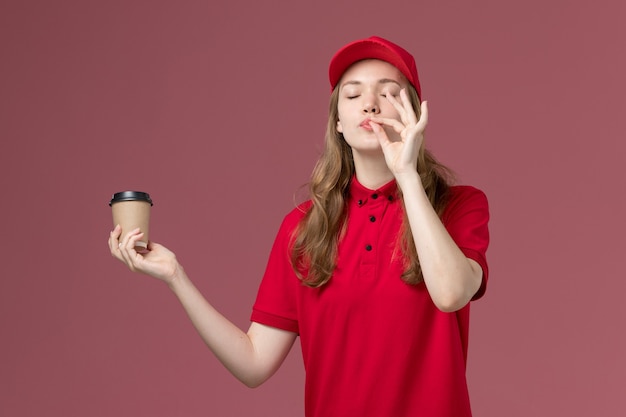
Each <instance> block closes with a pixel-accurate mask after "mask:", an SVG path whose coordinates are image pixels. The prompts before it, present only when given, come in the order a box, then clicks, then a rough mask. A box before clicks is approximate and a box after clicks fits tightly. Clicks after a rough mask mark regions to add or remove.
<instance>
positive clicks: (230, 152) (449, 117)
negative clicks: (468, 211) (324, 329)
mask: <svg viewBox="0 0 626 417" xmlns="http://www.w3.org/2000/svg"><path fill="white" fill-rule="evenodd" d="M592 3H593V5H591V4H592ZM624 21H626V2H624V1H623V0H614V1H609V0H600V1H595V2H590V1H568V0H563V1H558V0H554V1H546V0H526V1H523V2H522V1H502V0H475V1H452V0H445V1H444V0H442V1H411V2H409V1H392V0H390V1H385V2H380V1H370V0H365V1H361V2H347V1H341V0H322V1H320V0H318V1H310V2H304V1H293V0H291V1H274V2H262V1H251V0H249V1H245V2H243V3H242V2H239V1H169V2H168V1H148V0H145V1H140V0H124V1H122V0H115V1H85V0H74V1H69V0H65V1H55V2H51V1H38V2H37V1H20V0H3V1H2V3H1V4H0V42H1V57H0V75H1V76H0V137H1V145H0V146H1V149H0V150H1V152H0V170H2V172H1V175H0V186H1V188H0V190H1V193H2V205H1V207H2V209H1V210H2V218H3V219H4V222H3V225H2V232H1V233H0V235H1V236H2V240H1V243H0V244H1V245H2V247H1V248H0V249H1V250H0V254H1V256H2V262H1V267H2V269H1V276H2V285H1V286H0V334H1V335H2V341H1V343H0V415H3V416H36V415H41V416H141V415H146V416H147V415H149V416H207V415H210V416H244V415H245V416H248V417H253V416H268V415H272V416H299V415H302V410H303V405H302V403H303V370H302V365H301V358H300V350H299V347H296V348H294V350H293V351H292V353H291V354H290V356H289V358H288V359H287V361H286V363H285V364H284V366H283V367H282V368H281V369H280V370H279V372H278V373H277V374H276V375H275V376H274V378H273V379H271V380H270V381H269V382H267V383H266V384H265V385H263V386H262V387H260V388H258V389H256V390H249V389H247V388H245V387H243V386H242V385H241V384H240V383H239V382H237V381H236V380H235V379H234V378H232V377H231V376H230V375H229V374H228V373H227V371H225V370H224V369H223V368H222V366H221V365H220V364H219V363H218V362H217V360H216V359H215V358H214V357H213V356H212V355H211V354H210V352H209V351H208V350H207V349H206V348H205V347H204V345H203V343H202V341H201V340H200V338H199V337H198V336H197V335H196V333H195V331H194V329H193V327H192V326H191V324H190V323H189V322H188V320H187V318H186V316H185V314H184V312H183V310H182V308H181V307H180V305H179V304H178V302H177V300H176V299H175V298H174V296H173V295H172V294H170V293H169V291H168V290H167V288H166V287H165V286H164V285H162V284H161V283H159V282H156V281H154V280H151V279H149V278H146V277H144V276H140V275H135V274H132V273H131V272H129V271H128V270H126V269H125V268H124V267H123V266H122V264H120V263H119V262H117V261H116V260H114V259H112V258H111V256H110V255H109V253H108V248H107V246H106V240H107V237H108V232H109V230H110V229H111V227H112V225H111V219H110V209H109V207H108V205H107V202H108V199H109V198H110V196H111V194H112V193H114V192H116V191H121V190H125V189H139V190H144V191H148V192H149V193H151V195H152V196H153V198H154V200H155V206H154V210H153V222H152V238H153V240H156V241H159V242H161V243H164V244H166V245H167V246H168V247H170V248H171V249H173V250H174V251H175V252H176V253H177V254H178V256H179V259H180V260H181V261H182V263H183V264H184V265H185V267H186V269H187V271H188V272H189V274H190V275H191V276H192V278H193V279H194V281H195V283H196V284H197V286H198V287H200V289H201V290H202V291H203V293H204V294H205V295H206V296H207V297H208V298H209V299H210V300H211V302H213V303H214V304H215V305H216V306H217V307H218V308H219V309H220V310H221V311H222V312H223V313H224V314H225V315H226V316H228V317H229V318H230V319H231V320H233V321H234V322H235V323H237V324H238V325H239V326H241V327H244V328H247V326H248V318H249V314H250V309H251V305H252V303H253V301H254V297H255V294H256V289H257V286H258V283H259V280H260V278H261V274H262V272H263V269H264V267H265V260H266V257H267V255H268V253H269V250H270V245H271V243H272V241H273V238H274V234H275V233H276V231H277V228H278V225H279V223H280V221H281V219H282V217H283V215H284V214H285V213H286V212H287V211H289V210H290V209H291V208H292V206H293V200H294V195H295V198H296V200H298V199H299V198H301V196H302V191H301V189H300V186H301V185H302V184H304V183H305V182H306V181H307V179H308V176H309V173H310V171H311V168H312V166H313V163H314V161H315V160H316V158H317V156H318V153H319V150H320V147H321V144H322V136H323V131H324V125H325V120H326V110H327V99H328V94H329V91H328V90H329V87H328V85H327V78H326V71H327V64H328V60H329V59H330V57H331V55H332V53H333V52H334V51H335V50H336V49H337V48H338V47H340V46H341V45H342V44H344V43H346V42H348V41H351V40H354V39H357V38H361V37H366V36H370V35H373V34H377V35H380V36H384V37H388V38H390V39H392V40H394V41H396V42H398V43H400V44H401V45H403V46H405V47H406V48H407V49H409V50H410V51H412V52H413V53H414V54H415V56H416V59H417V62H418V68H419V70H420V74H421V78H422V85H423V89H424V96H425V98H426V99H428V100H429V104H430V106H429V108H430V113H431V122H430V125H429V128H428V139H427V140H428V143H429V146H430V147H431V149H433V151H434V152H435V153H436V155H438V157H439V158H440V159H441V160H442V161H444V162H445V163H447V164H448V165H450V166H451V167H453V168H454V169H455V170H456V171H457V172H458V173H459V176H460V178H461V179H462V182H464V183H470V184H473V185H475V186H478V187H480V188H482V189H483V190H485V191H486V193H487V195H488V196H489V199H490V204H491V211H492V222H491V231H492V245H491V248H490V251H489V259H490V266H491V282H490V286H489V289H488V292H487V296H486V297H485V298H484V299H483V300H481V301H480V302H478V303H475V304H474V307H473V317H472V326H471V336H470V340H471V341H470V358H469V365H468V381H469V384H470V391H471V396H472V400H473V408H474V413H475V415H476V416H482V417H496V416H498V417H499V416H508V417H517V416H519V417H522V416H523V417H527V416H591V415H593V416H617V415H625V414H626V396H624V375H626V331H625V328H626V326H624V324H623V322H624V316H625V313H624V308H623V300H624V294H625V293H626V279H625V278H626V277H625V274H624V267H623V263H624V254H625V249H626V245H625V244H624V238H623V237H622V236H620V235H621V234H623V233H624V231H625V225H626V223H625V221H624V212H625V211H626V204H625V202H626V198H625V197H624V191H625V188H626V187H625V181H624V179H625V176H624V174H623V167H624V162H625V159H626V158H625V156H626V145H624V139H623V136H624V135H623V132H624V114H625V113H626V104H625V103H626V101H625V100H624V97H625V92H626V89H625V87H626V85H625V82H624V74H626V55H625V54H624V45H625V43H624V41H625V39H626V30H625V27H626V26H625V25H624Z"/></svg>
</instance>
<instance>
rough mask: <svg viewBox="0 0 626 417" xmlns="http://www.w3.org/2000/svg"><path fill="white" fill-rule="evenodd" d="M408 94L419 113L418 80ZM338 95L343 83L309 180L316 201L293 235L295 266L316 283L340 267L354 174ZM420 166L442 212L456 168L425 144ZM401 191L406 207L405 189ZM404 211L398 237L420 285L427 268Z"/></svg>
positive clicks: (410, 275)
mask: <svg viewBox="0 0 626 417" xmlns="http://www.w3.org/2000/svg"><path fill="white" fill-rule="evenodd" d="M408 93H409V97H410V99H411V103H412V105H413V109H414V110H415V112H416V114H417V116H418V117H419V116H420V100H419V97H418V95H417V92H416V90H415V88H414V87H413V86H412V85H409V88H408ZM338 100H339V87H336V88H335V89H334V90H333V92H332V94H331V96H330V105H329V112H328V125H327V126H326V139H325V146H324V151H323V153H322V155H321V157H320V158H319V160H318V161H317V164H316V165H315V168H314V169H313V173H312V174H311V181H310V183H309V192H310V198H311V202H312V206H311V207H310V209H309V210H308V211H307V212H306V214H305V216H304V217H303V218H302V220H301V221H300V223H299V224H298V227H297V228H296V230H295V232H294V235H293V237H292V238H293V241H292V243H293V247H292V250H291V264H292V267H293V268H294V271H295V272H296V274H297V275H298V277H299V278H300V279H301V280H302V282H303V283H304V284H305V285H307V286H310V287H320V286H322V285H324V284H326V283H327V282H328V281H329V280H330V278H331V276H332V274H333V272H334V270H335V267H336V261H337V247H338V243H339V241H340V239H341V236H342V234H343V231H344V229H345V226H346V220H347V219H346V213H347V206H346V200H347V196H348V190H349V187H350V181H351V180H352V177H353V176H354V161H353V157H352V149H351V148H350V146H348V144H347V143H346V141H345V139H344V138H343V135H342V134H341V133H339V132H337V121H338V120H339V116H338V110H337V103H338ZM417 171H418V172H419V175H420V178H421V180H422V184H423V186H424V190H425V191H426V195H427V196H428V198H429V200H430V203H431V204H432V205H433V207H434V208H435V211H436V212H437V213H438V214H439V216H441V214H442V212H443V210H444V208H445V205H446V202H447V201H446V200H447V193H448V188H449V181H450V180H451V178H452V173H451V171H450V170H449V169H448V168H447V167H445V166H444V165H442V164H440V163H439V162H437V160H436V159H435V158H434V157H433V156H432V154H431V153H430V152H429V151H428V150H426V149H425V148H424V146H422V148H421V149H420V151H419V155H418V161H417ZM399 196H400V199H401V200H402V201H401V204H402V207H404V201H403V197H402V194H401V193H400V191H399ZM403 212H404V218H403V221H402V233H401V236H400V239H399V242H398V244H399V248H400V249H401V251H402V255H403V256H404V260H405V271H404V273H403V274H402V277H401V278H402V280H404V281H405V282H406V283H408V284H418V283H420V282H422V281H423V278H422V270H421V268H420V265H419V259H418V257H417V250H416V248H415V242H414V240H413V235H412V233H411V229H410V227H409V224H408V219H407V215H406V211H404V210H403Z"/></svg>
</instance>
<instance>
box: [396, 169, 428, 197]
mask: <svg viewBox="0 0 626 417" xmlns="http://www.w3.org/2000/svg"><path fill="white" fill-rule="evenodd" d="M396 184H398V187H399V188H400V190H402V193H403V194H406V193H410V192H413V191H419V190H424V186H423V184H422V179H421V178H420V176H419V173H418V172H417V171H412V172H407V173H403V174H401V175H397V176H396Z"/></svg>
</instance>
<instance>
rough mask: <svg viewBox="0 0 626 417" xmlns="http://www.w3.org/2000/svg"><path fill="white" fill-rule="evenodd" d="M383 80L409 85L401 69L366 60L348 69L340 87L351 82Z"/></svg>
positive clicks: (342, 77) (374, 60) (388, 64)
mask: <svg viewBox="0 0 626 417" xmlns="http://www.w3.org/2000/svg"><path fill="white" fill-rule="evenodd" d="M383 78H385V79H391V80H395V81H397V82H398V83H399V84H402V85H405V84H406V83H407V81H406V77H405V76H404V75H403V74H402V73H401V72H400V70H399V69H397V68H396V67H394V66H393V65H391V64H390V63H388V62H385V61H381V60H378V59H365V60H362V61H358V62H355V63H354V64H352V65H351V66H350V67H348V69H347V70H346V72H344V73H343V75H342V76H341V79H340V80H339V85H342V84H343V83H345V82H351V81H357V82H367V81H370V80H373V81H377V80H380V79H383Z"/></svg>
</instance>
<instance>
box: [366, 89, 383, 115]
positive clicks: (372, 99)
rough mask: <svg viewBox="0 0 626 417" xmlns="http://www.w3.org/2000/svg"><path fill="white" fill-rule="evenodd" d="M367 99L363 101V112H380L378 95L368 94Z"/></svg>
mask: <svg viewBox="0 0 626 417" xmlns="http://www.w3.org/2000/svg"><path fill="white" fill-rule="evenodd" d="M364 98H365V100H364V101H363V113H366V114H378V113H380V106H379V104H378V101H376V96H375V95H374V94H366V95H364Z"/></svg>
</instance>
